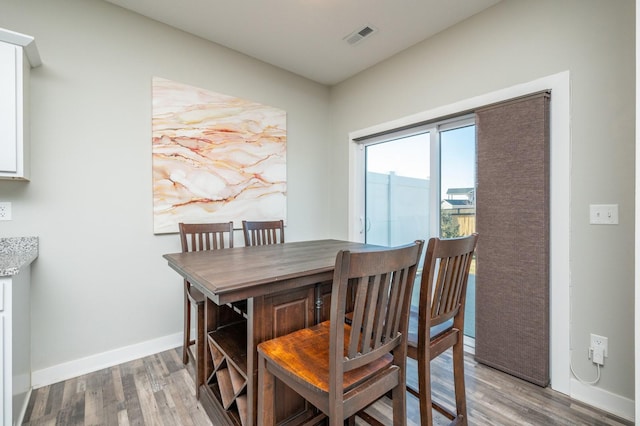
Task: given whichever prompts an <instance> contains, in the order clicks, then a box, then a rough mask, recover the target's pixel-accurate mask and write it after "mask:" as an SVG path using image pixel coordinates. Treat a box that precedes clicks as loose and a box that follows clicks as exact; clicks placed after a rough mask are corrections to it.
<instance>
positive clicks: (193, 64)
mask: <svg viewBox="0 0 640 426" xmlns="http://www.w3.org/2000/svg"><path fill="white" fill-rule="evenodd" d="M0 27H3V28H7V29H10V30H13V31H18V32H21V33H25V34H29V35H31V36H34V37H35V38H36V43H37V46H38V49H39V52H40V56H41V57H42V61H43V65H42V66H41V67H39V68H36V69H33V70H32V84H31V104H32V108H31V109H32V117H31V118H32V150H31V151H32V160H31V166H32V180H31V182H29V183H24V182H10V181H0V200H2V201H11V202H12V203H13V220H12V221H11V222H0V235H2V236H31V235H35V236H39V237H40V255H39V258H38V259H37V260H36V262H35V263H34V264H33V269H32V298H33V299H32V319H33V321H32V324H33V333H32V336H33V341H32V352H33V357H32V362H33V364H32V367H33V370H35V373H34V382H35V385H36V386H37V385H38V384H42V382H48V381H55V380H59V379H63V378H65V377H64V376H68V375H77V374H78V373H79V372H82V371H79V370H83V369H86V370H91V369H92V368H95V367H96V365H99V364H101V363H104V364H108V363H110V362H112V361H119V360H122V359H123V357H124V358H126V357H128V356H131V357H135V356H137V355H140V354H141V352H144V351H146V350H153V349H161V348H162V347H164V346H175V345H178V344H180V335H181V331H182V280H181V279H180V277H179V276H178V275H177V274H176V273H175V272H174V271H173V270H171V269H170V268H169V267H168V266H167V264H166V261H164V259H163V258H162V254H164V253H169V252H177V251H180V245H179V242H178V236H177V234H171V235H159V236H156V235H153V226H152V219H153V218H152V182H151V78H152V77H153V76H160V77H164V78H168V79H172V80H176V81H179V82H182V83H186V84H190V85H194V86H198V87H202V88H205V89H208V90H212V91H216V92H220V93H224V94H227V95H232V96H237V97H242V98H246V99H250V100H252V101H256V102H260V103H263V104H267V105H272V106H276V107H279V108H282V109H284V110H286V111H287V112H288V116H287V121H288V197H289V204H288V228H287V238H288V240H292V241H293V240H302V239H311V238H321V237H324V236H326V234H327V232H328V231H327V229H328V221H327V219H326V217H327V204H328V203H327V197H328V193H327V191H328V190H327V185H328V182H326V179H325V171H326V169H325V168H324V167H319V166H318V164H325V163H326V157H327V151H326V146H325V145H324V144H325V141H326V139H327V136H328V132H327V130H326V129H327V124H328V111H329V90H328V88H326V87H325V86H322V85H319V84H316V83H313V82H310V81H308V80H305V79H303V78H300V77H297V76H295V75H293V74H291V73H288V72H284V71H282V70H280V69H277V68H274V67H272V66H270V65H266V64H264V63H261V62H259V61H256V60H254V59H251V58H248V57H246V56H244V55H241V54H238V53H236V52H233V51H231V50H228V49H226V48H223V47H221V46H218V45H215V44H212V43H209V42H206V41H204V40H202V39H199V38H196V37H193V36H190V35H188V34H186V33H184V32H181V31H177V30H174V29H171V28H169V27H168V26H165V25H163V24H159V23H157V22H154V21H151V20H148V19H146V18H143V17H141V16H139V15H136V14H132V13H130V12H127V11H125V10H124V9H121V8H118V7H116V6H113V5H111V4H108V3H105V2H102V1H82V0H58V1H55V2H43V1H32V0H26V1H22V0H21V1H8V2H3V5H2V12H1V13H0ZM238 219H241V218H238ZM309 224H313V226H309ZM237 237H238V241H239V242H240V244H241V241H242V239H241V236H240V235H239V234H238V235H237ZM141 342H142V344H141ZM144 342H147V343H146V344H145V343H144ZM130 345H136V346H134V347H133V348H129V346H130ZM109 351H112V352H109ZM87 357H88V358H87ZM38 382H40V383H38Z"/></svg>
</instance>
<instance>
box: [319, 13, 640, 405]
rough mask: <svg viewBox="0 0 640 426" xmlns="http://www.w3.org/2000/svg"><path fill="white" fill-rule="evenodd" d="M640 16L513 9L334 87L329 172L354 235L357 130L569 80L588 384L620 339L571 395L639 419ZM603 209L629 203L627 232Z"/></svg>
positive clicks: (578, 298) (339, 214)
mask: <svg viewBox="0 0 640 426" xmlns="http://www.w3.org/2000/svg"><path fill="white" fill-rule="evenodd" d="M634 19H635V14H634V2H633V1H632V0H625V1H617V2H609V1H605V0H589V1H582V0H562V1H557V0H542V1H517V0H505V1H503V2H501V3H499V4H498V5H496V6H494V7H493V8H491V9H489V10H487V11H485V12H483V13H481V14H479V15H476V16H475V17H472V18H470V19H468V20H467V21H465V22H463V23H462V24H459V25H457V26H455V27H453V28H451V29H449V30H447V31H445V32H443V33H441V34H439V35H437V36H436V37H434V38H432V39H431V40H428V41H425V42H423V43H420V44H418V45H416V46H414V47H412V48H410V49H407V50H406V51H404V52H402V53H400V54H398V55H396V56H395V57H394V58H392V59H390V60H388V61H385V62H383V63H381V64H379V65H377V66H375V67H372V68H370V69H369V70H366V71H365V72H363V73H361V74H359V75H358V76H356V77H354V78H352V79H350V80H348V81H346V82H344V83H342V84H340V85H337V86H335V87H333V88H332V91H331V96H332V98H331V114H332V132H333V133H332V135H333V136H332V138H331V140H332V141H333V144H334V146H333V149H332V150H331V158H330V162H329V165H330V171H329V173H328V175H329V176H331V177H332V178H333V184H332V185H331V188H332V197H331V200H332V202H333V203H334V204H332V205H331V209H330V212H331V214H332V226H331V229H332V231H334V234H335V236H337V237H341V236H344V235H347V233H348V213H347V212H348V208H349V194H348V188H347V185H346V184H345V182H348V181H349V174H348V173H349V160H348V159H349V154H348V150H349V141H348V134H349V132H357V131H359V130H361V129H365V128H369V127H372V126H375V125H378V124H379V123H385V122H390V121H394V120H399V119H401V118H402V117H406V116H411V115H414V114H419V113H420V112H423V111H429V110H436V109H438V108H441V107H443V106H447V105H452V104H456V103H461V102H463V101H464V100H466V99H470V98H474V97H478V96H482V95H485V94H487V93H492V92H496V91H500V90H502V89H505V88H509V87H512V86H517V85H521V84H524V83H527V82H531V81H534V80H538V79H540V78H543V77H546V76H550V75H555V74H557V73H561V72H564V71H569V73H570V77H571V81H570V87H571V99H570V102H571V107H570V113H571V122H570V132H571V151H570V163H571V166H570V167H571V170H570V180H571V184H570V193H567V194H566V197H570V199H569V202H568V203H567V204H568V205H569V206H570V210H571V211H570V230H569V235H570V237H569V239H570V241H569V242H568V245H569V251H570V261H569V265H566V266H567V268H570V271H571V273H570V282H569V283H565V285H566V286H567V287H569V286H570V306H567V307H566V309H570V318H571V325H570V339H571V342H570V343H571V348H572V349H573V352H572V357H573V366H574V369H575V371H576V372H577V373H578V374H579V375H580V376H581V377H583V378H585V379H593V378H595V376H596V369H595V367H594V366H593V364H592V363H591V362H590V361H589V360H588V359H587V349H588V346H589V334H590V333H596V334H600V335H603V336H607V337H608V338H609V356H608V358H606V360H605V366H604V368H603V369H602V377H601V379H600V381H599V382H598V384H597V385H596V386H594V387H584V386H582V385H581V384H579V383H578V382H577V381H575V380H573V381H571V389H570V390H569V392H570V393H571V394H572V395H573V396H575V397H578V398H579V399H582V400H585V401H588V402H590V403H592V404H594V405H599V406H601V407H603V408H606V409H609V410H610V411H613V412H616V413H617V414H620V415H623V416H625V417H633V399H634V379H633V376H634V374H633V366H634V356H633V338H634V333H633V325H632V324H633V321H634V311H633V291H634V289H633V283H634V263H633V250H634V237H633V236H634V207H635V206H634V183H633V182H634V180H633V178H634V119H635V109H634V108H635V102H634V92H635V91H634V88H635V68H634V66H635V61H634V54H635V44H634V31H635V21H634ZM552 103H553V95H552ZM552 108H553V106H552ZM552 126H553V123H552ZM552 144H553V141H552ZM551 179H552V181H553V179H554V176H553V175H552V176H551ZM552 186H553V183H552ZM556 195H557V194H556ZM552 196H553V195H552ZM600 203H603V204H609V203H616V204H619V206H620V224H619V225H617V226H594V225H589V223H588V211H589V204H600ZM552 238H553V237H552ZM555 261H557V259H555ZM553 262H554V259H553V258H552V263H553ZM552 267H553V265H552ZM553 320H554V318H552V322H553ZM568 362H569V360H568V359H565V363H566V364H567V367H568ZM565 370H566V371H568V368H565Z"/></svg>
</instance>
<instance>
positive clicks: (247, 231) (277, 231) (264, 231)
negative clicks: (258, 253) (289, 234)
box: [242, 220, 284, 247]
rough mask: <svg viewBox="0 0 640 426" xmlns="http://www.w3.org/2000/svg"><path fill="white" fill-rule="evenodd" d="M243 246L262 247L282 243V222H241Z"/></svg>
mask: <svg viewBox="0 0 640 426" xmlns="http://www.w3.org/2000/svg"><path fill="white" fill-rule="evenodd" d="M242 233H243V234H244V245H245V246H247V247H248V246H264V245H267V244H282V243H284V221H283V220H265V221H249V220H243V221H242Z"/></svg>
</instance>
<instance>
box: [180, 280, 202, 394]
mask: <svg viewBox="0 0 640 426" xmlns="http://www.w3.org/2000/svg"><path fill="white" fill-rule="evenodd" d="M189 292H190V288H189V287H185V291H184V299H185V300H184V331H183V335H184V338H183V343H182V362H183V363H184V364H187V363H188V362H189V358H190V357H191V358H192V361H193V363H194V365H193V369H194V371H195V378H194V381H195V383H196V398H199V397H200V386H201V385H202V384H203V383H204V356H205V350H206V345H205V340H204V338H205V333H204V330H205V324H204V297H202V298H200V297H198V298H193V297H191V296H190V294H189ZM192 306H195V307H196V338H195V339H192V338H191V307H192ZM194 343H195V345H196V348H195V356H194V354H192V353H191V352H190V350H189V347H190V346H191V345H193V344H194Z"/></svg>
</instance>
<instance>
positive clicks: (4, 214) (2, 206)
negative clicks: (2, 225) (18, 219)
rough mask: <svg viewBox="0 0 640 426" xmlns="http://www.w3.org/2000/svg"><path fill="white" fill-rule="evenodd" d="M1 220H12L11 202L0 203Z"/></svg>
mask: <svg viewBox="0 0 640 426" xmlns="http://www.w3.org/2000/svg"><path fill="white" fill-rule="evenodd" d="M0 220H11V203H10V202H0Z"/></svg>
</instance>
